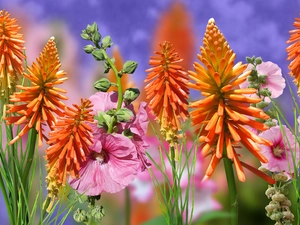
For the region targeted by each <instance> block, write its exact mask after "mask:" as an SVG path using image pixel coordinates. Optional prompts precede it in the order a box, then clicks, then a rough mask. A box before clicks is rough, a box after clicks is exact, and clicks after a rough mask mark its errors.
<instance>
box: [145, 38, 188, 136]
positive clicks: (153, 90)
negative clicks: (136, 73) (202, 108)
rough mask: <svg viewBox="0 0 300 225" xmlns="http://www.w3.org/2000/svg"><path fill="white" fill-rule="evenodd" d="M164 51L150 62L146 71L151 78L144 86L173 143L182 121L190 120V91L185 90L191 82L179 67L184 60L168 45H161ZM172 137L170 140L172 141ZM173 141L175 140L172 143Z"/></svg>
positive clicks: (147, 79) (164, 130)
mask: <svg viewBox="0 0 300 225" xmlns="http://www.w3.org/2000/svg"><path fill="white" fill-rule="evenodd" d="M160 47H161V51H160V52H155V54H156V56H152V57H151V58H150V62H149V64H150V65H151V66H153V68H150V69H148V70H146V72H148V76H147V78H146V79H145V82H149V81H150V83H148V84H147V85H146V87H145V91H146V95H147V99H151V101H150V103H149V107H150V108H151V110H152V112H153V114H155V115H156V118H157V120H158V121H159V122H160V125H161V132H162V133H163V134H164V135H165V138H166V140H167V141H172V140H170V138H171V139H172V137H174V136H176V132H177V131H179V130H180V129H181V127H180V122H179V118H181V119H182V120H185V119H186V118H187V117H188V116H189V113H188V107H187V104H188V101H187V99H188V95H189V89H188V87H187V86H186V84H187V82H188V80H189V78H188V74H187V73H186V72H184V70H183V68H182V67H181V66H180V65H178V63H179V62H181V61H182V59H180V58H179V56H178V54H177V53H176V52H175V50H174V48H173V45H171V44H170V43H169V42H164V43H163V44H160ZM169 135H170V136H171V137H169ZM173 141H174V140H173Z"/></svg>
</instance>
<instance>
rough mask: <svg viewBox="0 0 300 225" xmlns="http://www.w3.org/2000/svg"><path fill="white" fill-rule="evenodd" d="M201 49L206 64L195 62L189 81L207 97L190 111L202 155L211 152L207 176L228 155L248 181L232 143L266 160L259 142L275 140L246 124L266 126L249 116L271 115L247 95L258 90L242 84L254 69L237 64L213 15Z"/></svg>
mask: <svg viewBox="0 0 300 225" xmlns="http://www.w3.org/2000/svg"><path fill="white" fill-rule="evenodd" d="M200 51H201V54H200V55H198V59H199V60H200V62H202V64H203V65H201V64H199V63H198V62H195V63H194V69H195V72H194V71H189V74H190V78H191V80H193V81H195V82H193V83H189V86H190V87H191V88H193V89H196V90H199V91H200V92H201V93H202V95H203V96H205V98H204V99H201V100H198V101H195V102H192V103H191V104H190V107H191V108H195V109H194V110H193V111H192V112H191V113H190V115H191V119H192V123H193V126H194V128H195V130H196V132H197V134H199V140H200V142H201V143H202V153H203V155H205V156H207V155H209V154H211V155H212V159H211V162H210V165H209V166H208V169H207V171H206V176H207V177H209V176H211V175H212V173H213V172H214V170H215V168H216V166H217V165H218V163H219V161H220V160H221V158H222V157H227V158H229V159H231V160H232V161H233V163H234V166H235V168H236V172H237V175H238V179H239V180H240V181H245V175H244V172H243V168H242V164H241V162H240V160H239V154H238V153H237V152H236V149H235V147H234V145H233V144H237V143H242V144H243V145H244V146H245V147H246V148H247V149H248V150H249V151H250V152H251V153H252V154H253V155H254V156H255V157H256V158H258V159H259V160H260V161H261V162H267V161H268V160H267V159H266V158H265V157H264V156H263V155H262V154H261V153H260V148H259V147H258V145H257V144H264V145H272V143H270V142H269V141H268V140H265V139H263V138H260V137H258V136H257V135H255V134H254V133H253V132H251V131H250V130H248V129H247V126H250V127H253V128H255V129H257V130H261V131H263V130H266V129H268V127H267V126H266V125H264V124H263V123H260V122H257V121H256V120H254V119H251V118H250V117H254V118H260V119H268V118H269V116H268V115H267V114H265V113H264V112H263V111H262V110H261V109H258V108H255V107H252V106H251V104H252V103H258V102H260V101H261V100H260V99H259V98H252V97H247V94H253V93H255V92H256V90H255V89H253V88H246V89H240V88H239V84H241V83H243V82H244V81H245V80H246V79H247V77H248V75H249V74H250V72H251V71H248V72H245V73H243V71H244V70H245V69H246V67H247V65H245V64H242V63H241V62H239V63H237V64H235V65H234V59H235V57H236V55H235V53H234V52H233V51H232V50H231V49H230V47H229V45H228V43H227V41H226V40H225V38H224V36H223V34H222V33H221V32H220V30H219V28H218V27H217V26H216V24H215V21H214V19H210V20H209V21H208V24H207V27H206V32H205V34H204V39H203V47H202V46H201V47H200ZM242 73H243V74H242ZM240 74H242V75H241V76H240ZM225 149H226V150H225ZM247 168H249V167H247ZM263 178H265V177H263ZM270 180H271V179H269V180H268V181H270Z"/></svg>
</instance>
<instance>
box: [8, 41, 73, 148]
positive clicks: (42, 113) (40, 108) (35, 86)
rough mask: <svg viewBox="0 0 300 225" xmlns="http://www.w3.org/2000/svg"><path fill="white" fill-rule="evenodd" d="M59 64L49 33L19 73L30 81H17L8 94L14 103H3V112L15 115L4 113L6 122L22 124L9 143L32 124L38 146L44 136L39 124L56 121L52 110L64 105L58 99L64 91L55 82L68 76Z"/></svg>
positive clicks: (25, 131) (61, 108) (62, 96)
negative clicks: (31, 61)
mask: <svg viewBox="0 0 300 225" xmlns="http://www.w3.org/2000/svg"><path fill="white" fill-rule="evenodd" d="M60 66H61V63H60V60H59V57H58V52H57V48H56V44H55V42H54V37H52V38H50V39H49V41H48V42H47V44H46V46H45V47H44V49H43V52H42V53H40V56H39V57H38V58H37V62H33V64H32V66H28V72H27V73H23V75H24V77H26V78H27V79H28V80H29V81H30V86H29V87H26V86H22V85H17V86H16V87H17V88H19V89H20V90H21V92H15V93H14V94H13V95H11V96H10V99H9V100H10V102H12V103H15V104H8V105H7V106H8V110H7V113H17V114H19V115H17V116H13V115H11V116H9V117H6V118H5V119H6V122H7V124H16V125H20V124H25V126H24V127H23V129H22V130H21V131H20V133H19V134H18V135H17V136H16V137H15V138H14V139H13V140H11V141H10V144H12V143H14V142H16V141H17V140H18V139H20V138H21V137H22V136H23V135H24V134H26V133H27V132H28V131H29V129H31V128H32V127H34V128H35V129H36V131H37V132H38V145H39V146H41V145H42V140H43V138H46V136H45V135H44V134H43V125H45V123H47V124H48V126H49V127H50V128H52V126H53V125H54V124H55V122H56V115H55V114H57V115H60V116H62V111H61V110H63V109H64V107H65V104H64V103H63V102H62V101H61V100H67V99H68V98H67V97H66V96H64V95H62V94H60V93H66V91H65V90H64V89H61V88H57V87H55V86H56V85H59V84H62V83H63V82H64V81H65V80H67V79H68V78H67V77H66V73H65V72H64V71H63V70H59V68H60ZM25 83H26V82H25ZM18 103H21V104H18Z"/></svg>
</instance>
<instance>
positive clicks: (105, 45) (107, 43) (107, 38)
mask: <svg viewBox="0 0 300 225" xmlns="http://www.w3.org/2000/svg"><path fill="white" fill-rule="evenodd" d="M112 44H113V43H112V40H111V37H110V36H105V37H104V38H103V39H102V48H104V49H107V48H110V47H111V46H112Z"/></svg>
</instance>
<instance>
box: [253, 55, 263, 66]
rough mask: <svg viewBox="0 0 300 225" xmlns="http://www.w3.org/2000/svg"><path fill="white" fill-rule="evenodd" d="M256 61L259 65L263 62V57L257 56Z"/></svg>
mask: <svg viewBox="0 0 300 225" xmlns="http://www.w3.org/2000/svg"><path fill="white" fill-rule="evenodd" d="M255 62H256V64H257V65H259V64H261V63H262V58H261V57H257V58H256V59H255Z"/></svg>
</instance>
